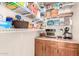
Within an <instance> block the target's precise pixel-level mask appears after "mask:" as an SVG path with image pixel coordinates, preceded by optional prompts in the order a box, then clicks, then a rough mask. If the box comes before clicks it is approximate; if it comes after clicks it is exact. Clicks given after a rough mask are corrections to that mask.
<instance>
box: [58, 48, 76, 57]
mask: <svg viewBox="0 0 79 59" xmlns="http://www.w3.org/2000/svg"><path fill="white" fill-rule="evenodd" d="M58 53H59V56H77V49H74V48H73V49H72V48H65V47H62V48H59V52H58Z"/></svg>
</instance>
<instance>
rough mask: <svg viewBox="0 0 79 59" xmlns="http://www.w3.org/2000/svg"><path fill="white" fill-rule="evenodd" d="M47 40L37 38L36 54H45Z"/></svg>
mask: <svg viewBox="0 0 79 59" xmlns="http://www.w3.org/2000/svg"><path fill="white" fill-rule="evenodd" d="M44 42H45V41H43V40H35V47H36V48H35V55H37V56H43V55H45V43H44Z"/></svg>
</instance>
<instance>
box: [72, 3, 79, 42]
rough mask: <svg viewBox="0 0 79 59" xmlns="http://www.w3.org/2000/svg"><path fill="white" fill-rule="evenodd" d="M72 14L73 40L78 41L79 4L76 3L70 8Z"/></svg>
mask: <svg viewBox="0 0 79 59" xmlns="http://www.w3.org/2000/svg"><path fill="white" fill-rule="evenodd" d="M72 10H73V12H74V14H73V16H72V21H73V28H72V32H73V39H74V40H79V3H76V4H75V6H74V7H73V8H72Z"/></svg>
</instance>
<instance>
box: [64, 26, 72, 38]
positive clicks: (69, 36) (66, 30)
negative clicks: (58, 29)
mask: <svg viewBox="0 0 79 59" xmlns="http://www.w3.org/2000/svg"><path fill="white" fill-rule="evenodd" d="M69 30H70V28H69V27H65V28H64V34H63V35H64V39H72V33H70V32H69Z"/></svg>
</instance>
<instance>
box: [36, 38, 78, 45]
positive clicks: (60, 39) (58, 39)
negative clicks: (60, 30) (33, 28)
mask: <svg viewBox="0 0 79 59" xmlns="http://www.w3.org/2000/svg"><path fill="white" fill-rule="evenodd" d="M36 39H40V40H51V41H59V42H67V43H76V44H79V41H77V40H73V39H63V38H49V37H37V38H36Z"/></svg>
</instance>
